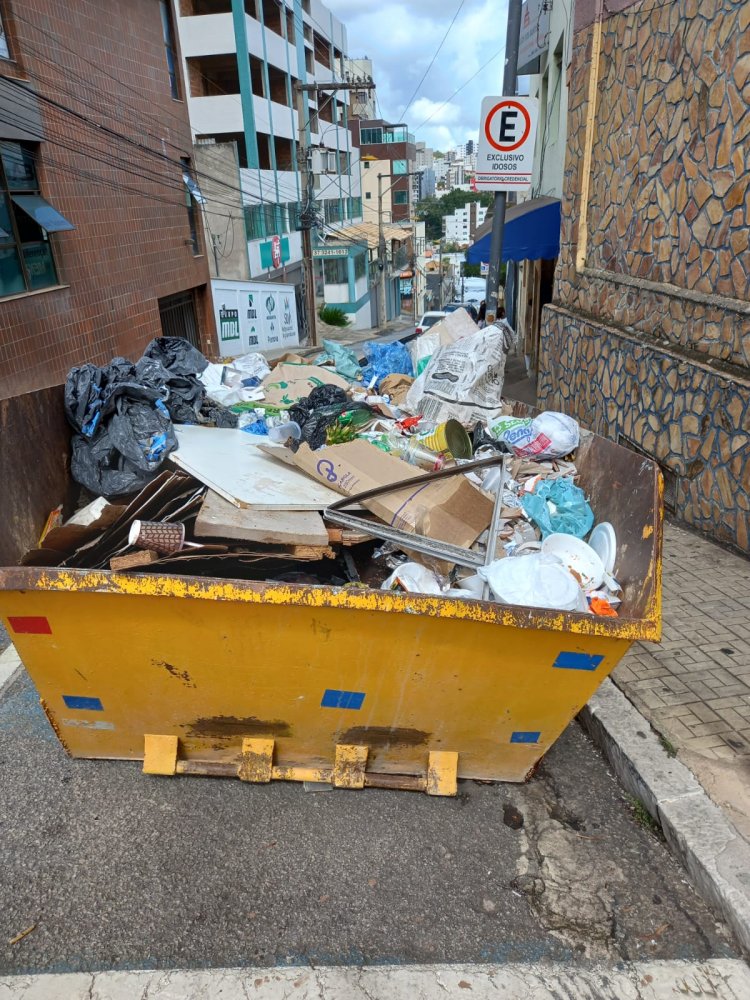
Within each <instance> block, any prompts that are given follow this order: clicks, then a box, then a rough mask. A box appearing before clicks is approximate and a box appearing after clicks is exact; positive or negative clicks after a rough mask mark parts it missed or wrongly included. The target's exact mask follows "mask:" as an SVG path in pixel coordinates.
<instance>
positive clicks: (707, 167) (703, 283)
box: [539, 0, 750, 550]
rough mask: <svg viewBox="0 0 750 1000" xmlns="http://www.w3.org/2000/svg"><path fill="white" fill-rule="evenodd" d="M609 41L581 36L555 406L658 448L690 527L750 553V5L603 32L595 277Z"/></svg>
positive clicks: (677, 1) (678, 9)
mask: <svg viewBox="0 0 750 1000" xmlns="http://www.w3.org/2000/svg"><path fill="white" fill-rule="evenodd" d="M593 30H594V28H593V26H592V25H589V26H587V27H586V28H585V29H583V30H581V31H579V32H578V33H577V34H576V36H575V40H574V48H573V59H572V65H571V77H570V89H569V112H568V151H567V158H566V169H565V191H564V196H563V221H562V232H561V249H560V259H559V263H558V269H557V274H556V282H555V294H554V300H553V306H552V307H547V308H546V309H545V310H544V313H543V319H542V335H541V345H540V377H539V399H540V401H541V403H542V404H543V405H545V406H547V407H553V406H559V407H560V408H561V409H565V410H567V411H568V412H571V413H574V414H575V415H577V416H578V417H579V418H580V419H581V420H582V421H583V422H584V423H586V424H588V425H589V426H591V427H593V428H594V429H595V430H597V431H599V432H600V433H607V434H609V435H610V436H613V437H617V436H618V435H623V436H625V437H627V438H628V439H629V440H630V441H632V442H633V443H634V444H636V445H637V446H638V447H640V448H642V449H643V450H644V451H645V452H647V453H648V454H651V455H653V456H654V457H655V458H656V459H657V460H658V461H659V462H660V463H661V464H662V466H663V467H664V468H665V469H666V470H668V471H670V472H672V473H674V474H675V475H676V476H677V477H678V479H677V511H678V513H679V514H680V515H681V516H682V517H683V518H684V519H685V520H686V521H688V522H690V523H691V524H694V525H695V526H697V527H699V528H701V529H702V530H705V531H706V532H708V533H711V534H713V535H714V536H715V537H717V538H721V539H722V540H725V541H730V542H732V543H734V544H735V545H737V546H739V547H740V548H742V549H744V550H749V545H748V534H749V533H750V531H749V529H748V519H749V518H750V513H748V511H749V509H750V500H749V495H750V482H749V481H748V476H749V473H748V469H749V467H750V410H749V409H748V398H749V395H748V394H749V392H750V3H748V2H743V0H712V2H711V3H705V2H698V0H671V2H670V0H660V2H659V3H654V2H653V0H643V2H641V3H637V4H635V5H633V6H630V7H628V8H627V9H626V10H624V11H623V12H622V13H618V14H615V15H613V16H610V17H608V18H607V19H606V20H605V21H604V23H603V26H602V51H601V60H600V64H599V74H598V93H597V104H596V116H595V130H594V144H593V149H592V163H591V175H590V177H591V181H590V192H589V198H588V224H587V232H588V243H587V253H586V265H585V267H584V268H583V270H582V271H580V272H579V271H577V270H576V251H577V245H578V235H579V234H578V225H579V217H580V211H581V204H580V198H581V194H580V188H581V178H582V172H583V155H584V147H585V135H586V113H587V102H588V88H589V70H590V66H591V39H592V33H593Z"/></svg>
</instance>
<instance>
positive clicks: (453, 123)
mask: <svg viewBox="0 0 750 1000" xmlns="http://www.w3.org/2000/svg"><path fill="white" fill-rule="evenodd" d="M458 4H459V0H401V2H394V0H381V2H380V3H375V2H373V0H327V5H328V7H329V8H330V9H331V10H332V11H333V13H334V14H335V15H336V16H337V17H338V18H340V19H341V20H342V21H343V22H344V24H345V25H346V29H347V35H348V46H349V55H350V56H352V57H356V56H364V55H367V56H369V58H370V59H372V60H373V70H374V78H375V82H376V84H377V94H378V101H379V106H380V109H381V112H382V114H383V115H384V117H385V118H387V119H389V120H391V121H400V120H401V111H402V109H403V108H404V107H405V106H406V104H407V102H408V101H409V100H410V98H411V97H412V94H413V93H414V91H415V89H416V88H417V85H418V84H419V81H420V80H421V77H422V75H423V74H424V72H425V70H427V68H428V66H429V64H430V60H431V59H432V57H433V55H434V54H435V51H436V50H437V47H438V45H439V44H440V41H441V39H442V38H443V36H444V35H445V31H446V28H447V27H448V25H449V23H450V21H451V18H452V17H453V15H454V14H455V12H456V9H457V7H458ZM506 17H507V5H506V4H505V3H500V4H498V2H497V0H466V2H465V3H464V6H463V8H462V9H461V12H460V14H459V16H458V18H457V19H456V23H455V24H454V26H453V28H452V29H451V31H450V33H449V35H448V37H447V38H446V40H445V43H444V45H443V47H442V49H441V51H440V54H439V55H438V57H437V59H436V60H435V63H434V65H433V66H432V68H431V69H430V71H429V73H428V75H427V77H426V79H425V80H424V82H423V83H422V84H421V85H420V87H419V90H418V92H417V94H416V96H415V98H414V101H413V103H412V104H411V105H410V107H409V108H408V110H407V112H406V115H405V116H404V117H405V118H406V121H407V123H408V125H409V127H410V128H411V129H412V131H414V130H415V129H417V128H418V127H419V126H421V125H422V123H423V122H425V119H427V118H430V121H429V122H426V124H424V125H423V126H422V127H421V128H419V129H418V133H417V138H418V139H422V140H424V141H425V142H427V144H428V145H431V146H433V147H435V148H443V147H445V146H446V145H451V144H455V143H456V142H463V141H465V140H466V139H468V138H476V135H477V131H478V127H479V110H480V105H481V102H482V97H484V96H485V95H486V94H497V93H499V92H500V89H501V83H502V59H500V58H496V59H495V60H494V61H493V62H492V63H490V65H489V66H488V67H487V68H486V69H485V70H484V71H483V72H480V73H479V74H478V75H477V76H476V77H475V78H474V79H473V80H471V81H470V82H469V83H466V81H468V80H469V78H470V77H472V76H473V75H474V74H475V73H477V70H479V68H480V66H482V65H483V64H484V63H486V62H487V61H488V60H489V59H490V58H491V57H492V56H496V55H499V53H500V52H501V51H502V49H503V48H504V38H505V23H506ZM464 83H466V86H465V87H463V89H462V90H461V92H460V93H459V94H457V95H456V96H455V97H453V96H452V95H453V93H454V91H455V90H457V89H458V88H459V87H461V86H462V84H464ZM446 101H447V102H448V103H447V104H446V106H445V107H444V108H442V109H440V105H441V104H443V103H444V102H446ZM438 109H440V110H438ZM434 111H437V112H438V113H437V114H435V116H434V117H431V116H432V113H433V112H434Z"/></svg>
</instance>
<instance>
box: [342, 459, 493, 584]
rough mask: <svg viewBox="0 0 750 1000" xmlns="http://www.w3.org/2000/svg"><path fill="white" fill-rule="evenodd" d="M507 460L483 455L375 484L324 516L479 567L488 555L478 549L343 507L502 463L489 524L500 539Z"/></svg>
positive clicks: (402, 545)
mask: <svg viewBox="0 0 750 1000" xmlns="http://www.w3.org/2000/svg"><path fill="white" fill-rule="evenodd" d="M505 459H506V455H505V454H501V455H492V456H490V457H489V458H482V459H479V460H478V461H476V462H466V463H464V464H462V465H456V466H454V467H453V468H450V469H441V470H440V472H430V473H427V474H426V475H423V476H411V477H410V478H409V479H402V480H400V481H399V482H397V483H389V484H387V485H386V486H376V487H375V488H374V489H371V490H366V491H365V492H364V493H357V494H356V495H355V496H350V497H343V498H342V499H341V500H338V501H336V503H335V504H333V505H332V506H331V507H328V508H326V510H324V511H323V517H324V519H325V520H326V521H332V522H333V523H334V524H341V525H343V526H344V527H347V528H357V529H360V530H362V531H366V532H367V533H368V534H370V535H374V536H375V537H376V538H382V539H383V540H384V541H386V542H392V543H393V544H394V545H397V546H399V548H406V549H409V550H411V551H412V552H421V553H422V554H423V555H428V556H432V557H433V558H434V559H441V560H445V561H448V562H454V563H456V564H457V565H458V566H466V567H469V568H470V569H476V568H477V567H479V566H484V565H485V560H486V557H485V556H483V555H481V554H480V553H478V552H472V551H471V550H470V549H465V548H463V547H462V546H460V545H452V544H451V543H450V542H442V541H440V540H439V539H436V538H429V537H428V536H427V535H420V534H417V533H416V532H415V533H412V532H410V531H403V530H402V529H400V528H392V527H391V526H390V525H387V524H377V523H375V522H373V521H368V520H367V519H366V518H363V517H359V516H357V515H356V514H347V513H345V512H344V510H343V508H344V507H349V506H353V505H354V504H362V503H364V501H365V500H371V499H373V498H374V497H378V496H382V495H384V494H386V493H397V492H398V491H399V490H403V489H406V488H407V487H409V486H412V485H414V484H416V483H419V484H420V485H421V484H425V483H430V482H435V481H437V480H439V479H448V478H449V477H451V476H457V475H463V474H465V473H467V472H474V471H475V470H477V469H488V468H492V467H494V466H496V465H502V467H503V473H502V474H501V476H500V485H499V487H498V490H497V493H496V496H495V507H494V510H493V514H492V522H491V524H490V530H492V528H493V526H494V529H495V538H496V539H497V526H498V518H499V512H500V510H501V509H502V496H503V493H502V491H503V484H504V483H505V474H504V469H505Z"/></svg>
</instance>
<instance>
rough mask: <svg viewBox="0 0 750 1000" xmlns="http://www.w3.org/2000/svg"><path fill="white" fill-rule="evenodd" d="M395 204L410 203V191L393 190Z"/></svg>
mask: <svg viewBox="0 0 750 1000" xmlns="http://www.w3.org/2000/svg"><path fill="white" fill-rule="evenodd" d="M393 204H394V205H408V204H409V192H408V191H394V192H393Z"/></svg>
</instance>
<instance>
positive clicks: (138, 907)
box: [0, 675, 734, 975]
mask: <svg viewBox="0 0 750 1000" xmlns="http://www.w3.org/2000/svg"><path fill="white" fill-rule="evenodd" d="M0 823H1V824H2V825H0V870H1V871H2V873H3V874H2V879H1V880H0V975H2V974H9V973H20V972H42V971H79V970H80V971H93V970H97V969H102V968H120V969H136V968H169V967H201V966H217V965H224V966H244V965H262V966H268V965H276V964H280V965H284V964H305V963H312V964H315V965H320V964H357V965H359V964H371V963H407V962H446V961H448V962H511V961H516V962H518V961H521V962H527V961H543V960H555V959H556V960H560V961H570V960H571V959H578V960H581V959H584V960H585V959H591V960H607V961H618V960H620V959H639V958H689V959H704V958H708V957H712V956H728V955H732V954H734V952H733V948H732V945H731V944H730V943H729V940H728V938H727V937H726V934H725V931H724V930H723V928H722V927H721V926H720V925H717V924H716V923H715V921H714V918H713V916H712V915H711V913H710V912H709V911H708V910H707V908H706V907H705V906H704V904H703V903H702V902H701V901H700V900H699V899H698V898H697V896H696V895H695V894H694V892H693V891H692V889H691V888H690V886H689V885H688V884H687V881H686V879H685V877H684V875H683V872H682V870H681V869H680V867H679V866H678V864H677V863H676V862H675V861H674V860H673V859H672V857H671V856H670V854H669V853H668V851H667V850H666V848H665V846H664V845H663V843H662V842H661V841H660V840H658V839H657V838H656V837H655V836H654V834H653V833H651V832H650V831H648V830H647V829H644V828H643V827H642V826H641V825H639V823H638V822H637V820H636V818H635V816H634V813H633V810H632V808H631V805H630V804H629V803H628V801H627V800H626V798H625V797H624V795H623V793H622V792H621V790H620V788H619V786H618V785H617V784H616V783H615V781H614V779H613V778H612V777H611V776H610V775H609V773H608V772H607V769H606V766H605V763H604V761H603V760H602V758H601V757H600V756H599V755H598V753H597V751H596V750H595V749H594V748H593V746H592V745H591V744H590V743H589V742H588V740H587V738H586V736H585V735H584V734H583V732H582V731H581V730H580V729H579V728H578V727H577V725H575V724H574V725H572V726H571V727H570V728H569V729H568V731H567V732H566V733H565V734H564V736H563V737H562V739H561V740H560V741H559V743H558V744H557V745H556V746H555V748H554V749H553V750H552V751H551V752H550V754H549V755H548V757H547V759H546V760H545V762H544V763H543V765H542V766H541V768H540V769H539V771H538V772H537V775H536V776H535V778H534V779H533V780H532V781H531V782H529V783H528V784H527V785H524V786H517V785H486V784H477V783H475V782H462V783H461V785H460V788H459V795H458V798H456V799H454V800H452V799H443V800H437V799H433V798H428V797H427V796H425V795H420V794H411V793H406V792H379V791H374V790H367V791H361V792H353V791H327V792H305V791H304V790H303V788H302V787H301V786H298V785H287V784H274V785H270V786H248V785H245V784H242V783H240V782H239V781H231V780H225V781H221V780H218V779H207V778H185V777H182V778H147V777H145V776H144V775H143V774H142V773H141V772H140V768H139V765H137V764H132V763H122V762H97V761H74V760H70V759H68V758H67V757H66V756H65V755H64V753H63V751H62V749H61V747H60V746H59V744H58V743H57V740H56V738H55V736H54V734H53V732H52V730H51V729H50V728H49V726H48V724H47V722H46V719H45V717H44V715H43V713H42V711H41V709H40V707H39V704H38V701H37V697H36V693H35V691H34V689H33V687H32V685H31V683H30V682H29V680H28V679H27V678H26V676H25V675H21V676H19V677H18V678H17V679H16V680H14V681H13V682H12V683H11V684H10V686H9V687H7V688H6V690H5V695H4V698H3V700H2V702H1V703H0ZM32 925H33V926H34V929H33V930H32V931H31V932H30V933H29V934H27V935H26V936H25V937H23V938H22V939H21V940H19V941H18V942H17V943H15V944H9V943H8V942H9V941H10V940H11V939H12V938H14V937H15V936H16V935H18V934H19V933H20V932H21V931H24V930H25V929H26V928H28V927H31V926H32Z"/></svg>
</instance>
